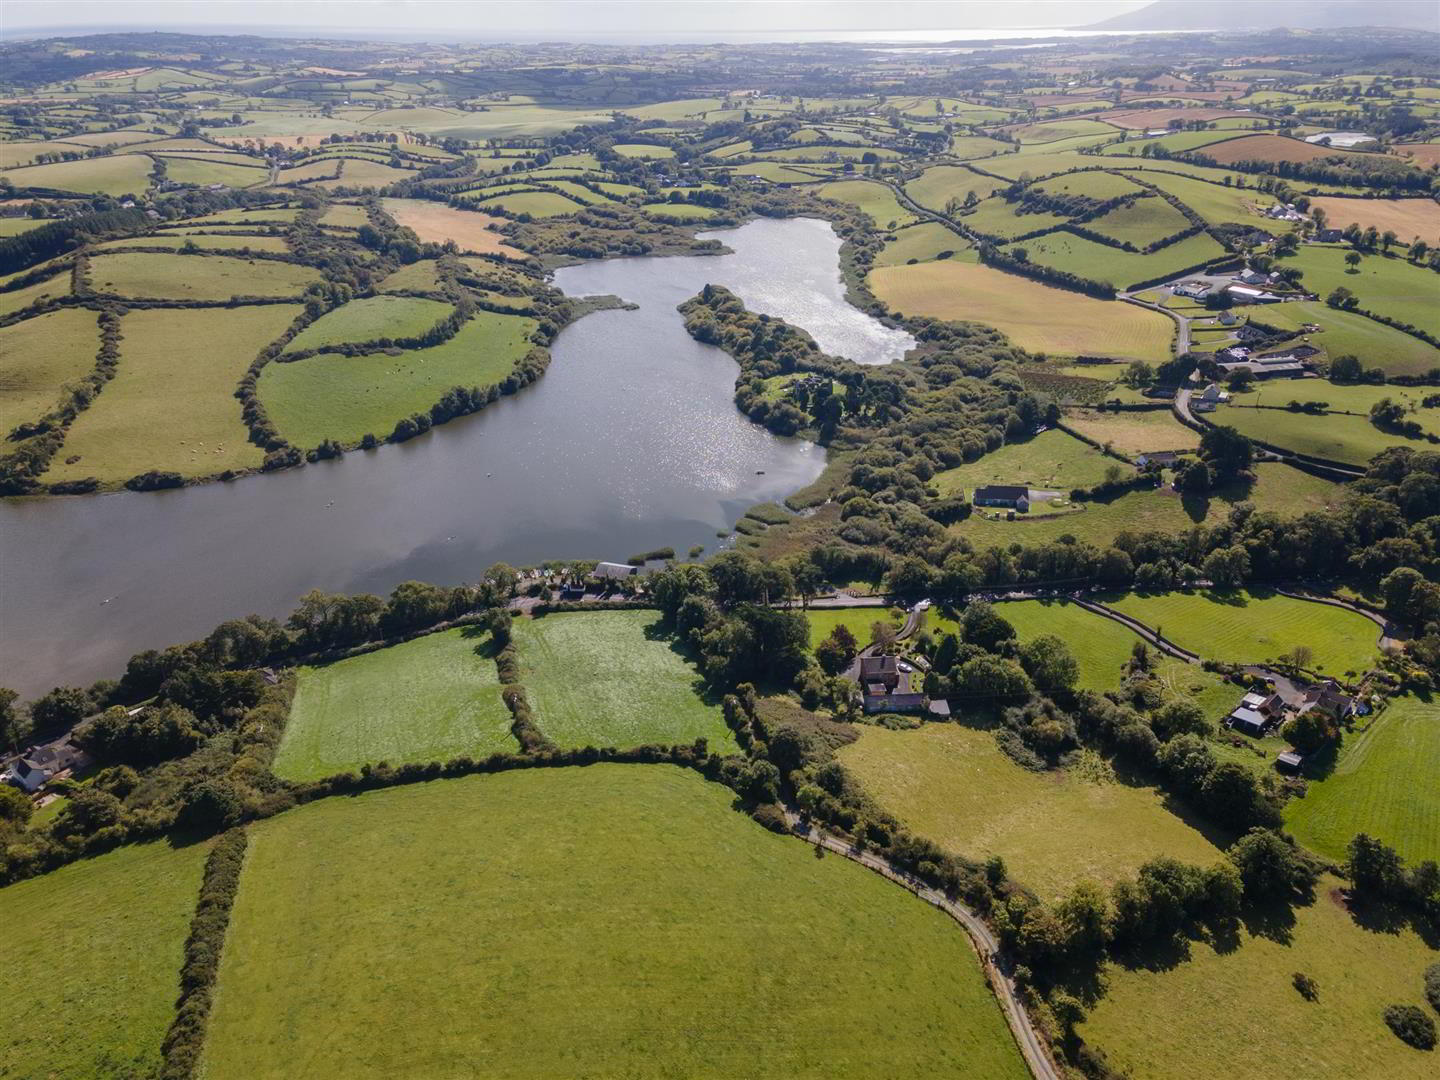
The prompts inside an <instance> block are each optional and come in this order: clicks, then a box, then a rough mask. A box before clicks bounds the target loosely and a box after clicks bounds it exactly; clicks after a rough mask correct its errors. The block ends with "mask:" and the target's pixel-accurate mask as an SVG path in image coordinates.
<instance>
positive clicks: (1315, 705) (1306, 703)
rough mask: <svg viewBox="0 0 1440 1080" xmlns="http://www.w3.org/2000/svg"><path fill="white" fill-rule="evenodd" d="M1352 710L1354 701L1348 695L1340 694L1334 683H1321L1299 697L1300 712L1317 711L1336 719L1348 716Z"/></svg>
mask: <svg viewBox="0 0 1440 1080" xmlns="http://www.w3.org/2000/svg"><path fill="white" fill-rule="evenodd" d="M1354 708H1355V699H1354V698H1352V697H1350V696H1349V695H1348V694H1342V693H1341V692H1340V690H1339V689H1338V688H1337V687H1336V686H1335V684H1334V683H1321V684H1320V685H1319V686H1312V687H1309V688H1308V689H1307V690H1306V691H1305V693H1304V694H1302V695H1301V697H1300V711H1301V712H1309V711H1310V710H1311V709H1318V710H1319V711H1320V712H1324V713H1329V714H1330V715H1331V716H1334V717H1336V718H1337V719H1338V718H1339V717H1342V716H1348V715H1349V714H1350V713H1351V711H1352V710H1354Z"/></svg>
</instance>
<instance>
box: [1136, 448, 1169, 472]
mask: <svg viewBox="0 0 1440 1080" xmlns="http://www.w3.org/2000/svg"><path fill="white" fill-rule="evenodd" d="M1179 460H1180V455H1179V454H1177V453H1176V452H1175V451H1174V450H1156V451H1154V452H1152V453H1149V454H1141V455H1140V456H1139V457H1137V458H1136V459H1135V467H1136V468H1137V469H1143V468H1145V466H1146V465H1173V464H1175V462H1177V461H1179Z"/></svg>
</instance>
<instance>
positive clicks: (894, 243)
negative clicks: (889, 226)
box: [875, 221, 970, 266]
mask: <svg viewBox="0 0 1440 1080" xmlns="http://www.w3.org/2000/svg"><path fill="white" fill-rule="evenodd" d="M889 235H890V238H891V239H890V242H889V243H887V244H886V245H885V247H884V248H882V249H881V251H880V253H879V254H878V255H876V256H875V265H876V266H899V265H901V264H903V263H909V262H929V261H930V260H931V259H934V258H936V257H937V256H939V255H941V254H942V253H944V252H947V251H948V252H952V253H953V252H960V251H964V250H965V249H966V248H968V247H969V246H970V241H969V240H966V239H965V238H964V237H963V236H960V235H959V234H957V233H955V232H953V231H952V230H950V229H948V228H946V227H945V226H944V225H940V224H938V223H936V222H933V221H923V222H921V223H920V224H919V225H907V226H906V227H905V228H903V229H897V230H896V231H895V232H893V233H890V234H889ZM947 257H948V256H947Z"/></svg>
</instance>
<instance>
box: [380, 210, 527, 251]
mask: <svg viewBox="0 0 1440 1080" xmlns="http://www.w3.org/2000/svg"><path fill="white" fill-rule="evenodd" d="M380 205H381V206H382V207H383V208H384V210H385V212H386V213H387V214H389V215H390V216H391V217H392V218H394V219H395V222H396V224H397V225H403V226H405V227H406V228H407V229H414V230H415V234H416V235H417V236H419V237H420V239H421V240H423V241H425V242H426V243H433V244H443V243H444V242H445V241H446V240H454V241H455V243H457V244H459V245H460V249H461V250H462V251H473V252H476V253H477V254H480V255H504V256H507V257H509V258H512V259H523V258H525V257H526V255H525V253H524V252H523V251H517V250H516V249H515V248H512V247H510V246H509V245H508V244H506V243H505V238H504V237H503V236H501V235H500V234H499V233H498V232H496V231H495V229H496V228H498V227H499V226H501V225H503V224H505V220H504V219H503V218H497V217H494V216H492V215H490V214H482V213H479V212H478V211H475V210H458V209H456V208H455V207H453V206H446V205H445V204H444V203H438V202H431V201H430V200H428V199H382V200H381V203H380Z"/></svg>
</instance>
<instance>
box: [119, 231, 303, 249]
mask: <svg viewBox="0 0 1440 1080" xmlns="http://www.w3.org/2000/svg"><path fill="white" fill-rule="evenodd" d="M187 243H190V244H194V245H195V246H196V247H198V248H200V249H201V250H202V251H238V250H240V249H242V248H249V249H250V250H252V251H266V252H274V253H276V254H284V253H285V252H287V251H289V250H290V248H289V245H287V244H286V243H285V238H284V237H283V236H210V235H206V234H204V233H190V234H185V235H181V236H130V237H126V238H125V239H124V240H111V241H109V242H108V243H104V244H100V245H99V246H98V247H96V249H95V250H96V251H99V252H105V251H124V250H125V249H126V248H141V247H168V248H176V249H179V248H182V247H184V246H185V245H186V244H187Z"/></svg>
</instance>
